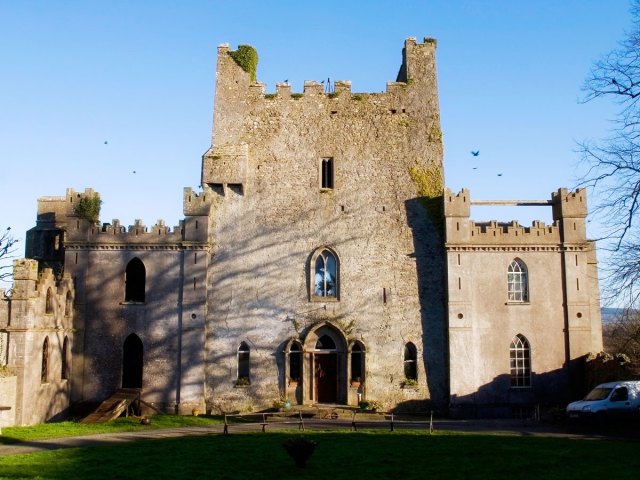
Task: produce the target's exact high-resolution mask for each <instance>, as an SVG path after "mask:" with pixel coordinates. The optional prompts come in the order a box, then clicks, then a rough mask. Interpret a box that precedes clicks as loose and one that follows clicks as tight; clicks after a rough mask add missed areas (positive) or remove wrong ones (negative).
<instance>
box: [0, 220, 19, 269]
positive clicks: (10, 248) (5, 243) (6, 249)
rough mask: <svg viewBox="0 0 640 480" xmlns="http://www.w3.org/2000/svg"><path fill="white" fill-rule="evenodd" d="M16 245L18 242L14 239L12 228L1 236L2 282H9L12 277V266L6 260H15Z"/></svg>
mask: <svg viewBox="0 0 640 480" xmlns="http://www.w3.org/2000/svg"><path fill="white" fill-rule="evenodd" d="M16 243H18V240H16V239H15V238H13V235H12V234H11V227H7V228H6V229H5V230H4V231H3V232H2V235H0V280H7V279H9V278H10V277H11V275H12V265H11V264H10V263H7V262H6V260H9V259H11V258H13V254H14V253H15V250H16V249H15V244H16Z"/></svg>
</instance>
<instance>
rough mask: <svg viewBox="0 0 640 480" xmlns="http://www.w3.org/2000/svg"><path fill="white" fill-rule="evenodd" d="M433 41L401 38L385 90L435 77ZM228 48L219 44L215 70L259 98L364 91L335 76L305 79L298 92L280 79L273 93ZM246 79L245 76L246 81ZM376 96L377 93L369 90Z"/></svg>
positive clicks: (399, 90)
mask: <svg viewBox="0 0 640 480" xmlns="http://www.w3.org/2000/svg"><path fill="white" fill-rule="evenodd" d="M436 46H437V41H436V40H435V39H434V38H430V37H425V38H424V39H423V43H418V41H417V39H416V38H415V37H409V38H407V39H406V40H405V45H404V48H403V51H402V64H401V66H400V71H399V73H398V76H397V78H396V80H395V81H389V82H387V84H386V93H390V94H393V96H396V95H397V94H399V93H402V92H404V91H406V89H407V87H411V86H413V85H416V84H419V83H420V82H422V81H424V80H425V79H428V80H430V81H431V80H433V81H435V58H434V57H435V49H436ZM230 52H231V49H230V47H229V44H227V43H225V44H221V45H219V46H218V72H219V73H223V75H224V74H227V73H228V74H229V76H230V78H238V77H241V78H244V82H243V83H245V86H246V87H247V90H246V92H247V94H248V96H250V97H254V98H259V97H261V98H263V99H267V100H274V99H289V100H299V99H301V98H305V97H309V98H325V99H332V100H333V99H335V98H337V97H338V96H342V97H343V98H345V99H349V100H355V101H359V100H360V99H361V98H360V96H362V95H365V94H364V93H352V92H351V81H349V80H336V81H335V82H334V83H333V85H330V84H329V83H327V84H325V83H324V81H323V82H318V81H316V80H305V81H304V85H303V90H302V93H292V89H291V88H292V86H291V84H289V83H288V82H286V81H285V82H280V83H277V84H276V86H275V87H276V91H275V93H273V94H272V93H266V84H265V83H263V82H260V81H257V80H256V81H251V78H250V77H251V72H248V71H244V70H243V68H242V67H240V66H239V65H238V64H236V62H235V61H234V60H233V58H231V56H230V55H229V53H230ZM247 79H248V80H249V81H248V82H247ZM373 95H376V96H378V97H379V96H380V95H381V94H380V93H373Z"/></svg>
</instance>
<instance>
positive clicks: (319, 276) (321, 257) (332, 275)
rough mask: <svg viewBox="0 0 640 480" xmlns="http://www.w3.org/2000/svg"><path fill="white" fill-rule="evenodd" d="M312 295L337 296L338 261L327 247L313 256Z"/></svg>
mask: <svg viewBox="0 0 640 480" xmlns="http://www.w3.org/2000/svg"><path fill="white" fill-rule="evenodd" d="M313 265H314V270H313V271H314V272H315V273H314V276H313V296H315V297H333V298H337V297H338V262H337V259H336V256H335V255H334V254H333V252H331V251H330V250H328V249H326V248H325V249H322V250H321V251H320V252H318V253H317V254H316V255H315V256H314V260H313Z"/></svg>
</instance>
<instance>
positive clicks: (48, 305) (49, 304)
mask: <svg viewBox="0 0 640 480" xmlns="http://www.w3.org/2000/svg"><path fill="white" fill-rule="evenodd" d="M44 313H53V291H52V290H51V287H49V288H48V289H47V298H46V300H45V305H44Z"/></svg>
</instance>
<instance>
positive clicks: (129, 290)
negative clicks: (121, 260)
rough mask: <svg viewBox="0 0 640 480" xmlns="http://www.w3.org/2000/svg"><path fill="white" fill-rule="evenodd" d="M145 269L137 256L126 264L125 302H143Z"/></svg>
mask: <svg viewBox="0 0 640 480" xmlns="http://www.w3.org/2000/svg"><path fill="white" fill-rule="evenodd" d="M145 278H146V270H145V268H144V264H143V263H142V261H141V260H140V259H139V258H134V259H133V260H131V261H130V262H129V263H128V264H127V270H126V272H125V293H124V301H125V302H144V296H145Z"/></svg>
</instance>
